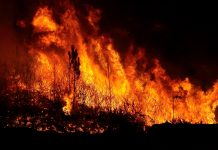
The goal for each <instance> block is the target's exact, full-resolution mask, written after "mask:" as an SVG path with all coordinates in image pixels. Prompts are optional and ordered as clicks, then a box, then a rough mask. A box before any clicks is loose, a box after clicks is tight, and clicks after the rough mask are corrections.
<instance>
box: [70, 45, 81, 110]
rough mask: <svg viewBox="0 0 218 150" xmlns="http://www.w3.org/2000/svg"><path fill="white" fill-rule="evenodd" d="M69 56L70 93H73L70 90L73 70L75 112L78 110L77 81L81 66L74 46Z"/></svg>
mask: <svg viewBox="0 0 218 150" xmlns="http://www.w3.org/2000/svg"><path fill="white" fill-rule="evenodd" d="M68 56H69V91H71V89H70V84H71V82H70V72H71V69H72V70H73V93H74V96H73V110H75V109H76V81H77V79H78V78H79V76H80V70H79V66H80V59H79V56H78V52H77V49H76V48H75V47H74V46H72V48H71V51H70V52H68Z"/></svg>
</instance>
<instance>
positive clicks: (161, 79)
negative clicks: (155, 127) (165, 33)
mask: <svg viewBox="0 0 218 150" xmlns="http://www.w3.org/2000/svg"><path fill="white" fill-rule="evenodd" d="M64 9H65V12H64V13H63V14H62V15H61V16H60V20H61V23H60V24H57V23H56V21H55V20H54V18H53V10H52V8H49V7H41V8H39V9H38V10H37V11H36V13H35V15H34V17H33V21H32V25H33V28H34V33H33V34H37V33H42V34H39V35H38V38H37V39H36V40H35V41H34V44H30V45H29V47H30V50H29V51H30V55H31V56H32V57H33V58H35V59H34V62H33V64H34V65H33V66H34V67H33V72H34V76H35V80H34V81H33V89H34V90H36V91H40V92H42V93H44V95H46V96H47V97H50V99H52V98H54V97H53V96H52V94H53V93H54V92H52V91H54V88H55V87H60V89H59V94H60V95H61V98H62V100H63V101H65V102H66V105H65V106H64V107H63V111H64V112H65V114H70V113H71V112H72V105H73V103H72V101H73V97H74V96H75V97H76V101H77V102H78V103H83V104H86V105H87V106H89V107H101V108H102V109H104V110H108V109H110V110H115V109H123V110H124V111H126V112H130V113H137V112H138V113H141V114H143V115H144V120H145V122H146V124H147V125H152V124H159V123H164V122H166V121H169V122H171V121H172V119H174V120H175V121H187V122H190V123H208V124H213V123H216V121H215V114H214V111H215V108H216V106H217V105H218V82H216V83H214V85H213V87H212V88H211V89H209V90H208V91H207V92H204V91H202V90H201V89H200V88H199V87H196V86H195V85H193V84H192V83H191V82H190V81H189V78H185V79H184V80H175V79H171V78H170V77H169V76H168V75H167V74H166V72H165V70H164V68H162V66H161V64H160V62H159V61H158V60H157V59H155V60H154V61H153V62H148V60H147V59H146V54H145V49H143V48H137V47H135V46H134V45H132V46H130V48H129V49H127V53H126V56H125V58H124V60H122V62H121V57H120V55H119V53H118V50H117V49H116V48H115V47H114V44H113V40H112V39H111V38H110V37H108V36H107V35H99V32H98V31H99V28H98V26H97V24H98V21H99V20H100V14H101V11H100V10H95V9H93V8H89V9H90V10H89V13H88V15H87V16H86V23H87V27H89V28H90V30H91V31H92V32H91V33H90V32H88V31H86V30H85V29H84V25H83V24H82V23H81V22H80V20H79V18H78V15H77V13H78V12H77V11H76V8H74V6H73V5H71V4H67V5H66V6H65V5H64ZM72 45H74V46H75V47H76V49H77V50H78V54H79V58H80V71H81V74H80V77H79V79H78V80H77V83H76V93H74V91H73V90H72V87H73V83H72V81H73V71H72V70H71V72H70V71H69V69H68V68H69V66H68V65H69V62H68V61H69V59H68V55H67V53H68V51H70V50H71V46H72ZM133 51H135V52H137V53H133ZM138 62H140V65H139V63H138ZM148 63H151V64H153V67H152V68H148V67H147V66H148V65H147V64H148ZM139 68H140V69H139ZM69 82H70V87H68V83H69ZM54 83H55V85H54ZM21 86H22V87H25V86H24V85H21Z"/></svg>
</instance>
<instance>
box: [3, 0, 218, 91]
mask: <svg viewBox="0 0 218 150" xmlns="http://www.w3.org/2000/svg"><path fill="white" fill-rule="evenodd" d="M48 1H49V0H48ZM73 2H74V3H75V4H76V5H86V4H91V5H93V6H94V7H96V8H100V9H102V20H101V22H100V28H101V32H102V33H106V34H109V35H110V36H111V37H113V39H114V41H115V43H116V45H117V47H118V48H119V50H120V53H121V54H122V53H125V51H126V49H127V47H128V46H129V45H130V43H134V44H135V45H137V46H139V47H145V48H146V53H147V56H148V57H149V58H159V59H160V62H161V64H162V66H163V67H164V68H165V69H166V71H167V72H168V73H169V75H170V76H171V77H172V78H185V77H187V76H188V77H190V79H191V81H192V82H193V83H195V84H196V85H199V86H201V87H202V88H203V89H204V90H206V89H207V88H209V87H211V86H212V84H213V83H214V82H215V81H216V79H217V78H218V68H217V65H218V61H217V57H218V52H217V49H218V47H217V33H218V30H217V29H218V15H217V14H218V13H217V9H216V5H215V2H214V3H211V2H197V3H194V2H192V3H191V2H185V1H182V2H178V1H177V2H169V1H158V0H152V1H146V2H144V1H142V0H138V1H136V0H132V1H130V0H128V1H126V0H119V1H118V0H93V1H91V2H90V1H88V0H85V1H81V0H74V1H73ZM35 3H36V1H33V0H32V1H27V0H20V1H18V0H7V1H1V2H0V35H1V38H0V54H1V56H5V55H9V53H10V52H12V51H13V50H12V49H15V46H14V45H16V44H14V43H17V42H18V39H17V36H16V35H17V30H16V28H15V27H14V24H15V23H16V19H17V18H19V17H20V16H22V15H21V14H22V13H23V15H25V13H24V12H25V10H23V9H27V8H28V9H29V10H31V9H32V10H34V9H33V8H32V7H34V4H35ZM29 10H28V11H29ZM19 13H20V14H19ZM26 15H31V13H27V14H26ZM3 60H4V59H3ZM3 60H2V61H3Z"/></svg>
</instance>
